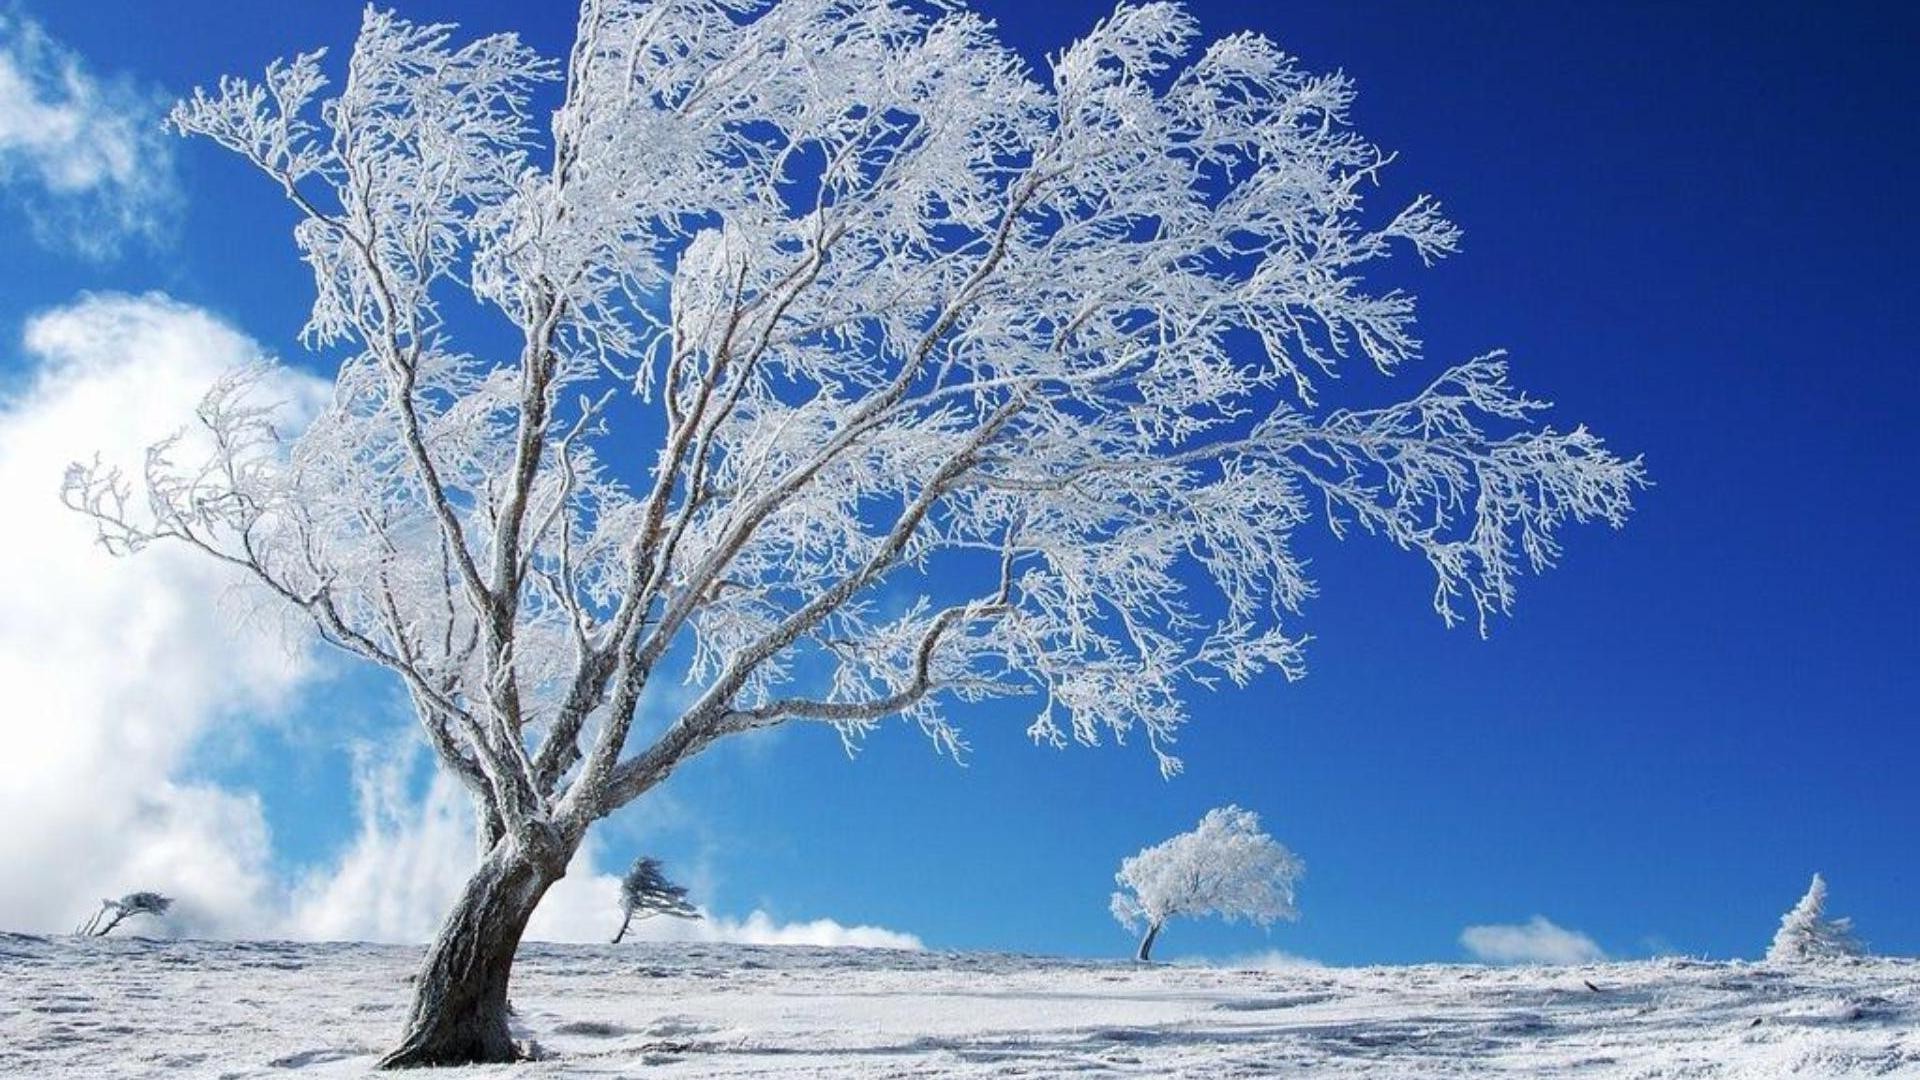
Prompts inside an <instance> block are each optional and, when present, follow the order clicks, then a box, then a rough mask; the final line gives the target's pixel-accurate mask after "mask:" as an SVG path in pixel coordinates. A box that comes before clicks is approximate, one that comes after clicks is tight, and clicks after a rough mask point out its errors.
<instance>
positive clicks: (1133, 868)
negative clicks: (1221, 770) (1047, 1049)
mask: <svg viewBox="0 0 1920 1080" xmlns="http://www.w3.org/2000/svg"><path fill="white" fill-rule="evenodd" d="M1305 872H1306V864H1304V863H1302V862H1301V861H1300V859H1299V858H1298V857H1297V856H1295V855H1294V853H1293V852H1291V851H1288V850H1287V849H1286V847H1285V846H1284V845H1282V844H1281V843H1280V842H1279V841H1277V840H1275V839H1274V838H1273V837H1271V836H1268V835H1267V834H1266V833H1264V832H1262V831H1261V830H1260V815H1258V814H1256V813H1254V812H1253V811H1251V810H1242V809H1240V808H1239V807H1238V806H1223V807H1220V808H1218V809H1215V810H1209V811H1207V816H1206V817H1203V818H1201V819H1200V824H1199V826H1198V827H1196V828H1195V829H1194V830H1193V831H1192V832H1187V833H1181V834H1180V835H1179V836H1176V837H1174V838H1173V839H1171V840H1166V841H1163V842H1161V843H1158V844H1155V845H1153V846H1152V847H1150V848H1147V849H1145V850H1144V851H1142V852H1140V853H1139V854H1138V855H1133V856H1130V857H1128V858H1127V859H1126V860H1125V861H1124V862H1122V863H1121V864H1120V872H1119V873H1117V874H1115V875H1114V876H1113V880H1114V882H1115V883H1117V884H1118V885H1119V886H1120V890H1119V891H1118V892H1116V893H1114V894H1113V902H1112V905H1111V906H1112V910H1113V917H1114V918H1115V919H1118V920H1119V921H1120V925H1122V926H1125V927H1127V928H1128V929H1129V930H1138V931H1143V933H1142V935H1141V938H1140V948H1139V951H1138V952H1137V953H1135V959H1137V960H1140V961H1141V962H1143V963H1144V962H1146V961H1148V960H1151V959H1152V958H1153V943H1154V942H1155V941H1157V940H1158V939H1159V937H1160V930H1161V928H1163V927H1164V926H1166V923H1167V920H1168V919H1173V918H1181V917H1186V918H1201V917H1205V916H1209V915H1217V916H1219V917H1220V918H1223V919H1225V920H1227V921H1228V922H1237V921H1239V920H1240V919H1247V920H1250V921H1252V922H1254V923H1257V924H1259V925H1260V926H1269V925H1271V924H1272V923H1274V922H1275V921H1276V920H1279V919H1294V918H1297V917H1298V912H1297V911H1296V909H1295V908H1294V906H1293V887H1294V883H1295V882H1297V881H1299V880H1300V875H1302V874H1304V873H1305Z"/></svg>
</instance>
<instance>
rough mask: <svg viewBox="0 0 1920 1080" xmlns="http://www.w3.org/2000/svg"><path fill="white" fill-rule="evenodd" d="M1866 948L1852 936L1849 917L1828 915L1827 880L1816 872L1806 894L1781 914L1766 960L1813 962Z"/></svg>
mask: <svg viewBox="0 0 1920 1080" xmlns="http://www.w3.org/2000/svg"><path fill="white" fill-rule="evenodd" d="M1865 951H1866V950H1865V949H1863V948H1862V947H1861V945H1860V942H1859V939H1857V938H1855V937H1854V936H1853V920H1852V919H1844V918H1842V919H1829V918H1827V881H1826V879H1825V878H1823V877H1821V876H1820V875H1819V874H1815V875H1813V883H1812V884H1810V885H1808V886H1807V894H1806V895H1805V896H1802V897H1801V898H1800V902H1799V903H1797V904H1795V905H1793V907H1792V909H1790V910H1789V911H1788V912H1787V913H1786V914H1785V915H1782V916H1781V917H1780V929H1779V930H1777V931H1775V932H1774V935H1773V944H1772V945H1771V946H1769V947H1768V949H1767V962H1768V963H1772V964H1804V963H1813V962H1818V961H1821V960H1831V959H1833V958H1835V957H1840V956H1859V955H1861V954H1862V953H1863V952H1865Z"/></svg>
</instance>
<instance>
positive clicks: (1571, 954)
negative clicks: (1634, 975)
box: [1460, 915, 1607, 964]
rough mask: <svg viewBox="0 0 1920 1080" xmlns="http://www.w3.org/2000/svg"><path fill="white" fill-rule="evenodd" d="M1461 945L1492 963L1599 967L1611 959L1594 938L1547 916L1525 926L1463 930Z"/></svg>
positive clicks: (1475, 956) (1474, 927)
mask: <svg viewBox="0 0 1920 1080" xmlns="http://www.w3.org/2000/svg"><path fill="white" fill-rule="evenodd" d="M1460 944H1461V946H1462V947H1463V948H1465V949H1466V950H1467V952H1468V953H1469V954H1470V955H1472V957H1473V958H1474V959H1476V960H1479V961H1482V962H1484V963H1488V964H1595V963H1599V962H1600V961H1602V960H1605V959H1606V958H1607V954H1606V951H1605V950H1603V949H1602V948H1600V946H1599V944H1598V943H1597V942H1595V941H1594V940H1593V939H1592V938H1590V937H1588V936H1587V935H1585V934H1583V933H1581V932H1580V931H1578V930H1568V929H1567V928H1565V927H1562V926H1558V925H1555V924H1554V922H1553V920H1551V919H1548V918H1547V917H1546V916H1544V915H1535V916H1534V917H1533V918H1531V919H1528V920H1527V921H1526V922H1524V923H1516V924H1506V925H1502V924H1494V925H1488V926H1469V927H1467V928H1466V929H1465V930H1462V931H1460Z"/></svg>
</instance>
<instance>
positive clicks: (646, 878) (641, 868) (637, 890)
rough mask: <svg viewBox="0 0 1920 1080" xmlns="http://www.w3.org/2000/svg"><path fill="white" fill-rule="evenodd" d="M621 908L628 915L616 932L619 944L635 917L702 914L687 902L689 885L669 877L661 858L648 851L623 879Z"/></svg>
mask: <svg viewBox="0 0 1920 1080" xmlns="http://www.w3.org/2000/svg"><path fill="white" fill-rule="evenodd" d="M620 911H621V914H622V915H623V916H624V917H623V918H622V919H621V920H620V930H619V932H618V933H616V934H614V935H613V943H614V944H615V945H618V944H620V941H621V939H622V938H624V937H626V936H627V928H628V927H629V926H632V925H633V920H635V919H651V918H653V917H654V916H655V915H670V916H672V917H674V918H676V919H697V918H699V917H700V912H699V910H698V909H696V908H695V907H694V906H693V905H692V904H690V903H688V902H687V887H686V886H685V885H675V884H674V883H673V882H671V881H668V880H667V874H666V870H665V869H664V868H662V867H661V865H660V860H659V859H656V858H653V857H652V856H646V855H643V856H641V857H640V858H638V859H635V860H634V863H633V865H632V866H631V867H628V868H627V873H626V876H625V877H622V878H621V879H620Z"/></svg>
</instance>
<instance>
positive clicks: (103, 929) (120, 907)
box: [74, 892, 173, 937]
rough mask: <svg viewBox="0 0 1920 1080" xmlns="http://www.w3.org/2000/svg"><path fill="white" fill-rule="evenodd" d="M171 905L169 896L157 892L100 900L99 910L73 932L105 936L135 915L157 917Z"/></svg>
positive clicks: (137, 893)
mask: <svg viewBox="0 0 1920 1080" xmlns="http://www.w3.org/2000/svg"><path fill="white" fill-rule="evenodd" d="M172 906H173V900H172V898H171V897H166V896H161V895H160V894H159V893H157V892H134V893H128V894H127V895H125V896H123V897H121V898H120V899H118V900H102V901H100V910H98V911H96V912H94V913H93V918H91V919H88V920H87V921H86V922H84V923H82V924H81V925H80V927H79V929H77V930H75V931H74V933H76V934H79V935H81V936H83V937H106V936H107V935H108V934H111V933H113V928H114V927H116V926H119V925H120V924H121V922H123V921H125V920H126V919H129V918H132V917H133V916H135V915H151V916H153V917H154V918H156V919H157V918H159V917H160V916H162V915H165V914H166V913H167V909H168V908H170V907H172Z"/></svg>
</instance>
